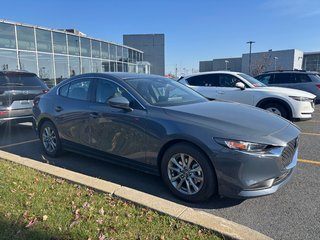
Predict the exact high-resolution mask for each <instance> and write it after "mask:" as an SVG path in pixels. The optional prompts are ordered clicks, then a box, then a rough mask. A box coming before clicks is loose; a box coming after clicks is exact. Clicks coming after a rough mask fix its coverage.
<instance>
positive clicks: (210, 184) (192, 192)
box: [161, 143, 217, 202]
mask: <svg viewBox="0 0 320 240" xmlns="http://www.w3.org/2000/svg"><path fill="white" fill-rule="evenodd" d="M161 174H162V179H163V181H164V182H165V184H166V185H167V186H168V187H169V189H170V190H171V191H172V193H173V194H174V195H176V196H177V197H179V198H180V199H182V200H185V201H189V202H198V201H204V200H207V199H209V198H210V197H211V196H212V195H213V194H214V193H216V189H217V182H216V175H215V172H214V169H213V167H212V166H211V164H210V162H209V159H208V158H207V157H206V156H205V155H204V154H203V153H202V152H201V151H200V150H198V149H197V148H196V147H194V146H193V145H191V144H187V143H180V144H176V145H173V146H172V147H170V148H169V149H168V150H167V151H166V152H165V154H164V156H163V159H162V162H161Z"/></svg>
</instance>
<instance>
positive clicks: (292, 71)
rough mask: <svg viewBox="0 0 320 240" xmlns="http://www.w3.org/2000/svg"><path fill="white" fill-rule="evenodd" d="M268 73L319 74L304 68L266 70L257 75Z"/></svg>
mask: <svg viewBox="0 0 320 240" xmlns="http://www.w3.org/2000/svg"><path fill="white" fill-rule="evenodd" d="M268 73H300V74H319V73H318V72H316V71H306V70H297V69H296V70H276V71H266V72H263V73H261V74H259V75H263V74H268Z"/></svg>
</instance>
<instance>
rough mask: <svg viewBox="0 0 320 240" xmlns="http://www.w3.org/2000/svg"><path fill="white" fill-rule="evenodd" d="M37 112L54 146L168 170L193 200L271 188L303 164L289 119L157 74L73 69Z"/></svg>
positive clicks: (174, 186)
mask: <svg viewBox="0 0 320 240" xmlns="http://www.w3.org/2000/svg"><path fill="white" fill-rule="evenodd" d="M33 116H34V120H35V121H34V128H35V129H36V131H37V133H38V136H39V138H40V140H41V144H42V147H43V150H44V152H45V153H46V154H47V155H49V156H51V157H57V156H59V155H60V154H61V153H62V151H63V150H68V151H74V152H77V153H82V154H84V155H87V156H92V157H96V158H99V159H103V160H106V161H112V162H114V163H116V164H120V165H124V166H130V167H133V168H136V169H138V170H141V171H147V172H149V173H153V174H157V175H161V176H162V178H163V181H164V183H165V184H166V185H167V186H168V188H169V189H170V190H171V191H172V192H173V194H175V195H176V196H177V197H179V198H181V199H183V200H186V201H192V202H195V201H203V200H206V199H208V198H209V197H210V196H212V195H213V194H220V195H223V196H229V197H240V198H248V197H258V196H263V195H267V194H271V193H273V192H275V191H276V190H277V189H278V188H279V187H281V186H283V185H284V184H286V183H287V182H288V181H289V179H290V177H291V176H292V174H293V172H294V168H295V166H296V163H297V153H298V136H299V133H300V131H299V129H298V128H297V127H296V126H295V125H294V124H292V123H291V122H289V121H286V120H285V119H283V118H281V117H279V116H276V115H274V114H271V113H269V112H267V111H264V110H260V109H258V108H255V107H252V106H248V105H244V104H239V103H231V102H219V101H209V100H207V99H206V98H204V97H203V96H201V95H200V94H198V93H196V92H195V91H193V90H191V89H190V88H188V87H186V86H184V85H182V84H180V83H178V82H176V81H174V80H171V79H167V78H164V77H160V76H155V75H139V74H130V73H91V74H83V75H78V76H75V77H73V78H71V79H68V80H65V81H64V82H62V83H60V84H59V85H57V86H56V87H54V88H53V89H51V90H50V91H49V93H47V94H45V95H42V96H40V97H38V98H36V99H35V100H34V107H33ZM123 177H125V176H123Z"/></svg>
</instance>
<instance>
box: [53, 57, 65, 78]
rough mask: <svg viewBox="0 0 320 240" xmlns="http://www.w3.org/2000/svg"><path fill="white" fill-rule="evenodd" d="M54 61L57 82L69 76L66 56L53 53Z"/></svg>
mask: <svg viewBox="0 0 320 240" xmlns="http://www.w3.org/2000/svg"><path fill="white" fill-rule="evenodd" d="M54 63H55V69H56V81H57V84H58V83H60V82H61V81H63V80H64V79H66V78H68V77H69V70H68V57H67V56H61V55H54Z"/></svg>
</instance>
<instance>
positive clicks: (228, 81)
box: [219, 74, 241, 87]
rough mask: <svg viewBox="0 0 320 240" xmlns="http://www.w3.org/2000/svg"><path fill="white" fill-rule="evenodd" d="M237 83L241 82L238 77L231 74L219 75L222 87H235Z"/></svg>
mask: <svg viewBox="0 0 320 240" xmlns="http://www.w3.org/2000/svg"><path fill="white" fill-rule="evenodd" d="M237 82H241V81H240V80H239V79H238V78H237V77H235V76H232V75H229V74H219V86H220V87H235V86H236V83H237Z"/></svg>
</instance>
